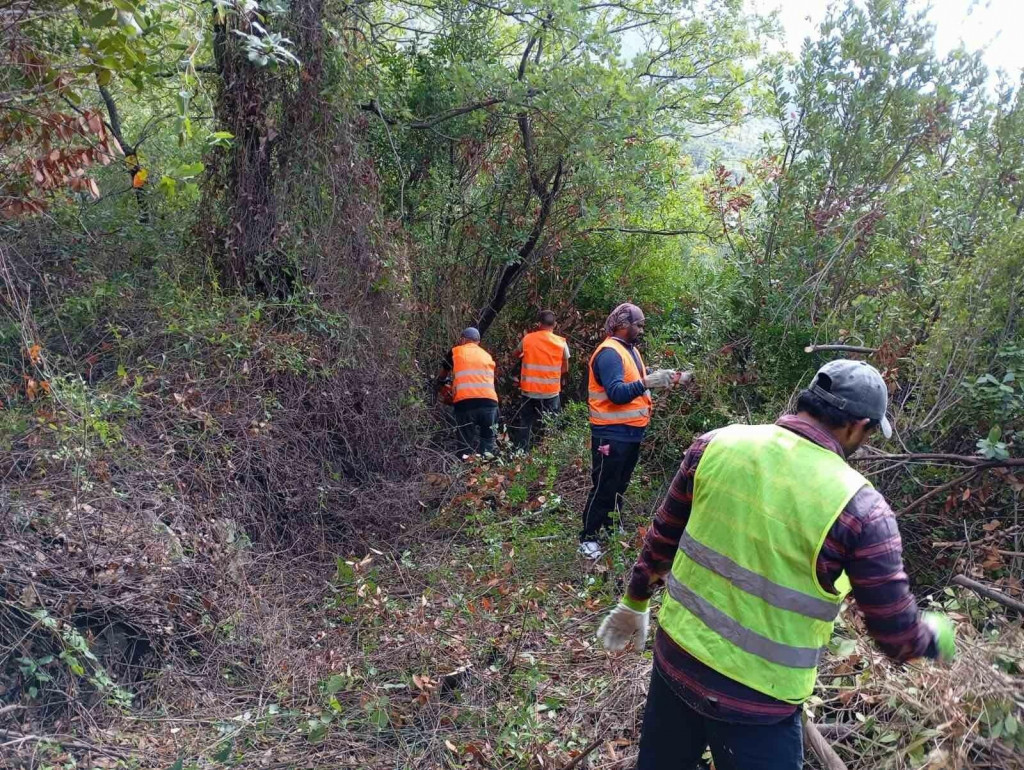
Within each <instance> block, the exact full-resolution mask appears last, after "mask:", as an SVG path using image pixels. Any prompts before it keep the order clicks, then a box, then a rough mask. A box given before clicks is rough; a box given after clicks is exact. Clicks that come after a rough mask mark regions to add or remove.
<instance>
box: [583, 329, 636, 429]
mask: <svg viewBox="0 0 1024 770" xmlns="http://www.w3.org/2000/svg"><path fill="white" fill-rule="evenodd" d="M605 348H611V349H612V350H614V351H615V352H616V353H618V354H619V358H620V359H622V381H623V382H624V383H626V384H627V385H628V384H629V383H631V382H636V381H637V380H639V379H640V369H638V368H637V365H636V361H634V360H633V356H632V354H631V353H630V352H629V350H627V349H626V346H625V345H623V344H622V343H621V342H619V341H618V340H616V339H613V338H612V337H607V338H605V340H604V342H602V343H601V344H600V345H598V346H597V350H595V351H594V354H593V355H592V356H591V357H590V365H589V366H588V367H587V371H588V374H589V376H590V384H589V385H588V387H587V391H588V392H587V396H588V398H587V401H588V403H589V404H590V424H591V425H632V426H633V427H636V428H646V427H647V423H649V422H650V421H651V397H650V395H648V394H647V393H646V392H644V393H641V394H640V395H639V396H637V397H636V398H634V399H633V400H632V401H630V402H628V403H625V404H615V403H612V400H611V399H610V398H608V393H607V392H606V391H605V389H604V388H603V387H601V385H600V383H598V381H597V379H596V378H595V377H594V359H595V358H597V354H598V353H600V352H601V351H602V350H604V349H605ZM636 355H637V358H639V359H640V366H641V367H643V365H644V361H643V358H640V353H639V351H637V354H636Z"/></svg>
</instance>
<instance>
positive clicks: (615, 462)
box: [580, 436, 640, 541]
mask: <svg viewBox="0 0 1024 770" xmlns="http://www.w3.org/2000/svg"><path fill="white" fill-rule="evenodd" d="M605 447H607V449H605ZM638 457H640V442H638V441H637V442H633V441H613V440H612V439H607V438H596V437H594V436H591V437H590V460H591V463H592V470H591V472H590V479H591V481H592V482H593V487H592V488H591V490H590V495H588V496H587V504H586V506H584V508H583V532H582V533H580V540H581V541H583V540H597V538H598V535H600V533H601V530H602V529H610V528H611V525H612V520H611V516H610V515H609V514H611V512H612V511H618V510H619V506H620V505H621V504H622V497H623V495H625V494H626V488H627V487H628V486H629V479H630V477H631V476H632V475H633V469H634V468H635V467H636V461H637V458H638Z"/></svg>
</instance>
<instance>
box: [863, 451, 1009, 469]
mask: <svg viewBox="0 0 1024 770" xmlns="http://www.w3.org/2000/svg"><path fill="white" fill-rule="evenodd" d="M850 460H851V461H854V462H865V463H877V462H896V461H902V462H925V463H958V464H960V465H970V466H973V467H975V468H979V469H982V470H985V469H987V468H1019V467H1024V458H1022V457H1011V458H1008V459H1006V460H988V459H986V458H984V457H978V456H976V455H953V454H941V453H931V452H921V453H909V454H872V455H865V456H863V457H851V458H850Z"/></svg>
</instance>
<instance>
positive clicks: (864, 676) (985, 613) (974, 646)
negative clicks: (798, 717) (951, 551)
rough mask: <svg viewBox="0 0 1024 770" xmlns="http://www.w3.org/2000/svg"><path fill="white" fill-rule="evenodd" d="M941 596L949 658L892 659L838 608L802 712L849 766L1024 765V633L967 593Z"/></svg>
mask: <svg viewBox="0 0 1024 770" xmlns="http://www.w3.org/2000/svg"><path fill="white" fill-rule="evenodd" d="M941 600H942V601H941V604H942V606H943V608H944V609H945V610H946V611H947V612H949V614H950V615H951V617H952V618H953V619H954V620H955V621H956V622H957V634H958V639H957V657H956V660H955V661H954V662H953V663H952V664H951V665H950V666H939V665H936V664H933V663H930V662H924V661H922V662H920V663H912V664H907V665H902V666H900V665H894V664H892V663H890V662H889V661H888V660H887V659H885V658H884V657H883V656H882V655H881V654H880V653H879V652H878V651H877V648H875V647H874V645H873V643H872V642H871V640H870V638H869V637H868V636H867V634H866V632H864V631H863V629H862V627H861V623H860V619H859V618H858V617H856V616H855V615H854V613H852V612H850V611H847V613H846V615H845V616H844V617H845V626H846V627H845V629H844V631H845V633H846V634H847V635H848V637H847V638H845V639H842V640H837V644H836V645H835V648H834V649H833V651H832V654H831V655H830V656H828V658H827V660H826V662H825V665H824V666H823V667H822V670H821V672H820V675H819V679H818V689H817V691H816V694H815V695H814V697H813V698H812V699H811V700H810V701H809V703H808V710H809V712H810V715H811V716H813V718H814V721H815V724H816V725H817V727H818V730H819V732H820V733H821V734H822V736H823V737H824V738H825V739H826V740H827V741H828V742H829V743H830V744H831V745H832V747H833V749H834V750H835V752H836V753H837V755H838V756H839V757H840V758H841V759H842V760H843V761H844V762H845V764H846V767H848V768H849V770H858V769H860V768H863V770H867V769H868V768H894V769H897V768H898V769H900V770H902V768H907V769H908V770H909V769H910V768H914V769H915V770H918V769H921V768H928V769H929V770H940V769H942V768H948V769H949V770H959V769H960V768H978V769H979V770H980V769H981V768H993V769H994V768H1004V769H1006V770H1011V769H1012V768H1024V631H1022V629H1021V625H1020V623H1019V622H1011V620H1009V619H1008V618H1006V617H1004V616H1003V615H1001V614H1000V613H999V612H998V611H997V609H996V605H995V604H994V603H992V602H988V601H985V600H982V599H979V598H977V597H975V596H974V595H973V594H969V593H968V592H967V591H963V592H962V593H961V592H958V591H954V589H952V588H950V589H947V591H946V593H945V594H944V595H943V596H942V597H941ZM978 628H980V629H981V630H978Z"/></svg>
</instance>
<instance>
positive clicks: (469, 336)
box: [462, 326, 480, 342]
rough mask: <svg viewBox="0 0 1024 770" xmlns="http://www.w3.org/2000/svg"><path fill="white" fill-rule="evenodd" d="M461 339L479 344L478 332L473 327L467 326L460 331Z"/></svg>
mask: <svg viewBox="0 0 1024 770" xmlns="http://www.w3.org/2000/svg"><path fill="white" fill-rule="evenodd" d="M462 338H463V339H466V340H471V341H472V342H479V341H480V331H479V330H478V329H477V328H476V327H475V326H467V327H466V328H465V329H463V330H462Z"/></svg>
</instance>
